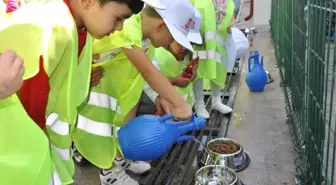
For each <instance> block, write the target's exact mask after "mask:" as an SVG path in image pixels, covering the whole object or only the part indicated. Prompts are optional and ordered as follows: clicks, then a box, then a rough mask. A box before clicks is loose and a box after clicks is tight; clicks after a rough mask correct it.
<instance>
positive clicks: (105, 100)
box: [87, 92, 121, 114]
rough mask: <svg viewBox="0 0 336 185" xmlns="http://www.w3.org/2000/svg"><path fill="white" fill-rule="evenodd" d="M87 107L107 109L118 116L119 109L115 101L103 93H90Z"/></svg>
mask: <svg viewBox="0 0 336 185" xmlns="http://www.w3.org/2000/svg"><path fill="white" fill-rule="evenodd" d="M87 104H89V105H93V106H97V107H102V108H107V109H111V110H113V111H115V112H116V113H117V114H120V112H121V111H120V107H119V106H118V105H117V100H116V99H115V98H113V97H112V96H109V95H107V94H103V93H97V92H90V95H89V101H88V102H87Z"/></svg>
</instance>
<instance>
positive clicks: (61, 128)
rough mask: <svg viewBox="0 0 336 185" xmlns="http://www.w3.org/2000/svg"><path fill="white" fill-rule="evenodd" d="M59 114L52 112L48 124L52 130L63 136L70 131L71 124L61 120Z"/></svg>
mask: <svg viewBox="0 0 336 185" xmlns="http://www.w3.org/2000/svg"><path fill="white" fill-rule="evenodd" d="M58 118H59V116H58V114H56V113H51V114H50V115H49V116H48V117H47V125H48V126H49V127H50V129H51V130H52V131H54V132H55V133H57V134H59V135H62V136H67V135H69V133H70V126H69V124H68V123H66V122H64V121H61V120H59V119H58Z"/></svg>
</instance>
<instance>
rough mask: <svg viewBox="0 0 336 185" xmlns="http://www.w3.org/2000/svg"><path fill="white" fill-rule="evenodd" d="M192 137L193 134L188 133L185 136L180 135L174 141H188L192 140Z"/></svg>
mask: <svg viewBox="0 0 336 185" xmlns="http://www.w3.org/2000/svg"><path fill="white" fill-rule="evenodd" d="M192 139H194V136H190V135H185V136H180V137H178V138H177V139H176V143H177V144H178V143H181V142H183V141H189V140H192Z"/></svg>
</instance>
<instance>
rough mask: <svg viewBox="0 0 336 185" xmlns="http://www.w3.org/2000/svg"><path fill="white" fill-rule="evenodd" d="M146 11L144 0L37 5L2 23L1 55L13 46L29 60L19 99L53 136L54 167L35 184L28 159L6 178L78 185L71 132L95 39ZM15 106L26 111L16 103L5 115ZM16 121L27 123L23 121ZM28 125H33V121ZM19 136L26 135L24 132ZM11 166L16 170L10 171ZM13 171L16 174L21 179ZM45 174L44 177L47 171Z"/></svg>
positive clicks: (67, 0)
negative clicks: (142, 10)
mask: <svg viewBox="0 0 336 185" xmlns="http://www.w3.org/2000/svg"><path fill="white" fill-rule="evenodd" d="M145 1H147V2H150V0H145ZM142 7H143V2H141V1H140V0H65V1H64V2H63V1H59V0H55V1H36V2H31V3H29V4H27V5H25V6H24V7H22V8H20V9H18V10H16V11H15V12H13V13H12V15H11V18H9V19H6V20H5V21H3V22H2V24H1V29H0V43H2V44H0V52H3V51H4V50H6V49H8V48H10V49H13V50H14V51H16V52H17V53H18V55H20V56H21V57H22V58H23V60H24V66H25V74H24V79H25V81H24V83H23V86H22V88H21V89H20V91H19V93H18V96H19V98H20V100H21V103H22V104H23V106H24V108H25V110H26V111H27V113H28V115H29V116H30V117H31V118H32V120H33V121H34V122H35V123H36V124H38V126H40V128H41V129H42V130H44V131H45V132H46V133H47V135H48V137H49V140H50V143H51V157H52V159H53V169H54V172H53V173H52V174H50V175H51V176H50V178H47V181H43V182H34V181H35V178H36V176H31V173H27V172H28V171H30V170H31V169H30V168H31V167H32V166H33V167H35V169H36V170H39V168H40V166H34V165H35V164H32V163H30V162H31V161H22V160H21V161H22V166H20V164H18V163H20V161H8V160H7V161H6V162H9V165H8V163H7V166H5V167H4V168H3V166H0V169H4V171H5V172H7V173H4V174H2V175H1V176H2V177H5V178H12V177H14V176H15V177H17V178H18V179H20V180H21V181H25V180H26V182H27V183H25V184H28V183H30V184H43V185H44V184H47V183H48V181H49V179H50V184H54V183H55V184H60V183H61V184H71V183H73V180H72V176H73V174H74V165H73V162H72V160H71V152H70V149H69V147H70V145H71V137H70V132H71V128H73V124H74V123H75V121H76V119H77V106H78V105H79V104H81V103H82V102H83V101H84V99H85V97H86V96H87V93H88V88H89V82H90V71H91V63H92V59H91V57H92V37H95V38H102V37H104V36H106V35H109V34H110V33H112V32H114V31H115V30H121V29H122V24H123V21H124V19H125V18H127V17H129V16H131V15H132V13H138V12H139V11H140V10H141V9H142ZM22 32H24V34H22ZM14 105H15V106H14ZM13 107H15V108H16V109H17V111H21V112H22V111H23V110H21V109H22V107H20V102H19V101H11V104H4V106H3V107H2V109H1V110H2V114H3V115H6V113H11V112H13V110H12V108H13ZM21 112H20V113H21ZM10 115H11V114H8V116H10ZM46 117H47V118H46ZM6 118H7V119H11V118H10V117H7V116H6ZM14 121H17V122H16V124H23V123H22V120H19V119H17V120H14ZM24 121H25V123H24V124H27V125H29V124H31V122H32V121H31V120H24ZM12 124H14V123H12ZM31 126H32V127H33V126H34V125H31ZM18 128H20V127H18ZM15 133H20V129H18V130H15ZM13 137H14V136H13ZM36 144H39V143H36ZM17 152H21V151H20V150H17ZM37 152H38V151H37ZM0 157H2V156H0ZM5 157H6V156H5ZM5 159H6V158H5ZM1 160H3V159H1V158H0V161H1ZM41 160H42V158H41ZM10 162H13V163H10ZM0 165H1V164H0ZM25 165H26V166H25ZM36 165H38V164H36ZM11 167H12V168H13V169H15V170H16V171H15V170H14V171H10V170H9V169H11ZM6 169H8V170H6ZM50 169H51V168H50ZM12 172H16V173H14V174H15V175H13V174H11V173H12ZM43 173H44V174H40V175H45V174H47V171H43ZM32 174H33V173H32ZM34 175H36V174H34ZM1 180H3V178H1ZM4 180H6V179H4ZM43 180H46V179H43ZM13 182H15V183H12V184H16V181H13ZM18 182H20V181H18ZM12 184H11V185H12ZM19 184H22V183H19Z"/></svg>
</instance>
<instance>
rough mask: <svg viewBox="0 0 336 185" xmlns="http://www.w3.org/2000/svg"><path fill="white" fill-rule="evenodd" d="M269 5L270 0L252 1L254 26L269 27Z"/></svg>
mask: <svg viewBox="0 0 336 185" xmlns="http://www.w3.org/2000/svg"><path fill="white" fill-rule="evenodd" d="M271 3H272V0H254V15H253V24H254V25H255V26H259V25H269V20H270V18H271Z"/></svg>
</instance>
